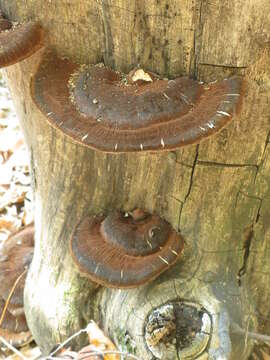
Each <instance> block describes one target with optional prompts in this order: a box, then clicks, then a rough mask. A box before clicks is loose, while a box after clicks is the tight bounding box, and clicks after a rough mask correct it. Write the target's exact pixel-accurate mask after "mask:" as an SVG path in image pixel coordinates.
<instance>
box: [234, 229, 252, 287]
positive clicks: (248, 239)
mask: <svg viewBox="0 0 270 360" xmlns="http://www.w3.org/2000/svg"><path fill="white" fill-rule="evenodd" d="M253 236H254V231H253V224H251V225H250V226H248V227H247V228H246V229H245V232H244V245H243V249H244V255H243V264H242V266H241V268H240V269H239V271H238V273H237V280H238V285H239V286H241V285H242V277H243V276H244V275H245V274H246V272H247V263H248V258H249V254H250V245H251V241H252V239H253Z"/></svg>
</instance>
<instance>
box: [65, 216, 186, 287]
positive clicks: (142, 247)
mask: <svg viewBox="0 0 270 360" xmlns="http://www.w3.org/2000/svg"><path fill="white" fill-rule="evenodd" d="M133 214H134V216H133ZM138 214H139V215H138ZM142 214H143V216H142ZM183 245H184V241H183V238H182V237H181V235H180V234H179V233H177V232H176V231H174V230H173V229H172V227H171V226H170V224H168V222H166V221H165V220H163V219H161V218H160V217H159V216H157V215H151V214H148V213H145V212H144V213H142V211H140V212H138V211H137V210H135V211H134V212H131V213H130V214H124V213H121V212H120V211H115V212H112V213H110V214H109V215H108V216H103V215H98V216H89V217H86V218H85V219H83V220H82V221H81V222H80V223H79V224H78V225H77V226H76V228H75V230H74V233H73V235H72V237H71V240H70V249H71V254H72V257H73V260H74V262H75V264H76V265H77V267H78V269H79V271H80V273H81V274H82V275H85V276H87V277H89V278H90V279H92V280H94V281H95V282H97V283H100V284H102V285H105V286H108V287H117V288H132V287H135V286H138V285H140V284H144V283H147V282H149V281H150V280H152V279H154V278H155V277H157V276H158V275H159V274H160V273H161V272H163V271H165V270H166V269H168V268H169V267H170V266H172V265H173V264H174V263H175V262H176V261H177V259H178V258H179V256H180V255H181V252H182V249H183Z"/></svg>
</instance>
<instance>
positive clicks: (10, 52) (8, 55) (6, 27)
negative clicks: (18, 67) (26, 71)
mask: <svg viewBox="0 0 270 360" xmlns="http://www.w3.org/2000/svg"><path fill="white" fill-rule="evenodd" d="M43 45H44V32H43V30H42V27H41V26H40V24H38V23H31V22H29V23H26V24H21V25H14V26H13V24H12V23H11V22H10V21H8V20H7V19H5V18H4V17H3V15H2V14H0V67H5V66H9V65H13V64H15V63H17V62H19V61H22V60H24V59H26V58H27V57H29V56H31V55H32V54H34V53H35V52H36V51H38V50H39V49H40V48H41V47H42V46H43Z"/></svg>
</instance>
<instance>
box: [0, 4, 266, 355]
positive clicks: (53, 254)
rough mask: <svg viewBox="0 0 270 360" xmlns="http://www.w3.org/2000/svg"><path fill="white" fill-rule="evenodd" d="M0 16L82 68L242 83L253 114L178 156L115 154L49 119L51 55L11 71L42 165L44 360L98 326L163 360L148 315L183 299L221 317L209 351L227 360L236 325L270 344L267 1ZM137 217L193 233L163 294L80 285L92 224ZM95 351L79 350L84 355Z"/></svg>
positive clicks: (241, 342)
mask: <svg viewBox="0 0 270 360" xmlns="http://www.w3.org/2000/svg"><path fill="white" fill-rule="evenodd" d="M0 4H1V8H2V9H3V12H4V13H5V14H6V15H7V16H8V18H10V19H12V20H16V21H26V20H39V21H40V22H41V23H42V25H43V26H44V28H45V29H46V32H47V35H48V43H49V44H50V46H52V47H54V48H56V49H57V51H58V53H59V54H61V55H63V56H67V57H69V58H71V59H72V60H74V61H79V62H80V63H97V62H100V61H104V62H105V64H106V65H109V66H112V67H113V68H114V69H117V70H121V71H124V72H127V71H129V70H131V69H132V68H133V67H134V66H136V65H137V64H140V65H141V66H142V67H143V68H144V69H146V70H151V71H153V72H157V73H159V74H161V75H163V76H164V77H172V78H173V77H174V76H177V75H188V76H192V77H193V76H195V77H196V78H198V79H199V80H202V81H214V80H216V79H222V78H225V77H228V76H230V75H232V74H239V75H243V76H244V77H245V80H246V86H245V92H244V96H243V104H242V110H241V113H240V115H239V116H238V117H235V118H234V120H233V122H232V123H231V124H230V125H229V126H227V127H226V128H225V129H224V130H222V131H221V132H220V133H219V134H217V135H215V136H213V137H212V138H210V139H208V140H206V141H205V142H203V143H201V144H199V145H194V146H189V147H185V148H182V149H180V150H177V151H174V152H163V153H155V154H148V153H147V154H144V153H140V154H137V153H136V154H119V155H112V154H104V153H101V152H98V151H93V150H91V149H87V148H85V147H83V146H81V145H79V144H76V143H73V142H72V141H71V140H70V139H68V138H67V137H66V136H64V135H63V134H62V133H61V132H59V131H58V130H55V129H53V128H52V127H50V126H49V124H48V123H47V121H46V118H45V117H44V116H43V115H42V114H41V113H40V112H39V110H38V109H37V108H36V106H35V105H34V103H33V101H32V99H31V96H30V91H29V84H30V80H31V76H32V75H33V74H34V73H35V69H36V67H37V64H38V62H39V60H40V58H41V57H42V51H39V53H37V54H35V55H34V56H32V57H31V58H30V59H28V60H25V61H23V62H21V63H19V64H17V65H14V66H12V67H9V68H8V69H7V70H6V71H5V74H6V78H7V79H8V83H9V86H10V89H11V91H12V94H13V97H14V101H15V106H16V109H17V112H18V115H19V117H20V120H21V125H22V128H23V131H24V134H25V138H26V141H27V144H28V147H29V153H30V158H31V167H32V178H33V187H34V189H35V226H36V246H35V253H34V259H33V263H32V266H31V269H30V272H29V275H28V279H27V284H26V289H25V308H26V315H27V320H28V323H29V326H30V329H31V331H32V332H33V335H34V338H35V339H36V341H37V343H38V344H39V346H40V347H41V348H42V350H43V351H44V352H48V351H49V350H50V348H51V347H52V346H53V345H54V344H55V343H57V342H61V341H63V340H64V339H65V338H66V337H67V336H68V335H70V334H72V333H74V332H75V331H76V330H78V329H79V328H82V327H83V326H85V324H86V323H87V322H88V321H89V320H90V319H91V318H94V319H95V320H97V321H98V322H99V323H100V325H101V326H103V327H104V328H105V329H106V331H107V332H108V333H109V335H110V336H111V337H112V338H113V339H114V341H115V342H116V343H117V345H119V346H120V347H122V348H124V349H130V348H131V346H130V343H132V341H134V342H135V343H136V346H134V348H136V350H135V351H136V354H137V355H138V356H141V357H142V358H144V359H151V358H152V355H151V353H150V352H149V350H148V349H147V347H146V345H145V341H144V336H145V332H144V326H145V321H146V319H147V316H148V315H149V312H151V310H153V309H154V308H158V307H160V306H161V305H163V304H164V303H166V302H169V301H173V300H177V299H178V300H179V299H185V300H187V301H193V302H194V301H195V302H198V303H200V304H202V305H203V306H204V307H205V308H206V309H207V310H208V311H209V312H210V313H211V314H212V316H213V319H214V318H215V316H216V317H217V319H216V320H215V319H214V320H213V321H214V329H213V330H214V334H213V337H212V338H211V344H210V350H214V349H216V348H219V350H220V351H223V350H224V351H225V352H226V351H227V353H226V354H227V355H226V356H227V358H228V357H229V355H228V354H229V352H230V351H229V347H227V348H226V346H225V345H224V349H223V348H222V341H223V340H222V339H223V338H222V336H221V332H222V331H221V330H220V329H221V328H220V326H221V325H220V322H221V319H222V316H221V315H222V313H223V312H225V313H229V315H230V321H231V322H232V321H234V322H236V323H238V324H240V325H241V326H242V327H243V328H248V329H249V330H250V331H262V332H264V333H267V332H269V331H270V322H269V321H268V320H267V317H269V305H268V302H269V289H270V281H269V274H270V269H269V255H270V254H269V253H270V249H269V237H270V228H269V215H270V214H269V205H270V200H269V199H270V182H269V173H270V156H269V150H270V147H269V134H270V132H269V130H270V125H269V116H270V110H269V95H270V83H269V69H270V66H269V65H270V52H269V43H270V37H269V33H270V15H269V14H270V4H269V2H268V0H259V1H256V2H255V1H252V0H248V1H246V0H233V1H232V0H225V1H221V0H220V1H219V0H217V1H204V0H194V1H188V0H183V1H181V2H180V1H177V0H150V1H143V0H129V1H128V2H127V1H124V0H104V1H102V0H100V1H98V0H97V1H94V0H87V1H84V0H76V1H70V0H62V1H42V0H35V1H27V2H25V1H24V0H1V1H0ZM134 207H142V208H144V209H146V210H147V211H149V212H156V213H158V214H159V215H160V216H161V217H163V218H165V219H166V220H167V221H169V222H170V223H171V224H172V226H173V227H174V228H175V229H176V230H180V231H181V234H182V235H183V236H184V238H185V241H186V244H185V251H184V255H183V257H182V259H181V260H180V261H179V262H178V263H177V264H176V265H175V266H174V267H173V268H172V269H170V270H168V271H167V272H166V273H164V274H163V275H161V276H160V277H159V278H158V279H157V280H155V281H153V282H152V283H150V284H148V285H145V286H142V287H139V288H137V289H133V290H128V291H122V290H121V291H120V290H115V289H114V290H111V289H105V288H103V287H100V286H96V284H94V283H92V282H91V281H89V280H88V279H86V278H83V277H81V276H80V274H79V273H78V272H77V270H76V269H75V267H74V264H73V262H72V259H71V256H70V254H69V250H68V240H69V237H70V234H71V232H72V230H73V228H74V226H75V224H76V223H77V222H78V221H79V220H80V219H81V218H82V217H83V216H85V215H87V214H95V213H100V212H104V211H107V210H109V209H115V208H117V209H119V208H120V209H123V210H130V209H132V208H134ZM248 229H250V231H251V229H253V234H251V233H250V234H247V232H248ZM245 254H246V256H245ZM244 259H246V260H245V261H244ZM243 265H245V270H246V274H245V275H244V276H243V277H242V278H241V286H239V281H238V279H237V274H238V272H239V270H240V269H241V267H243ZM244 272H245V271H244ZM127 333H128V336H127ZM226 339H227V338H226ZM84 340H85V339H84V338H83V337H79V338H78V339H77V345H79V344H82V343H83V342H84ZM227 340H228V339H227ZM231 341H232V353H231V358H232V359H238V358H247V356H248V353H249V350H250V347H251V345H252V344H251V343H250V342H249V341H248V346H246V347H245V338H244V336H235V335H231ZM223 343H226V341H225V340H224V342H223ZM132 344H133V343H132ZM170 356H171V357H170V358H171V359H174V358H177V355H176V353H173V355H170ZM212 356H213V357H214V355H212ZM164 358H165V357H164Z"/></svg>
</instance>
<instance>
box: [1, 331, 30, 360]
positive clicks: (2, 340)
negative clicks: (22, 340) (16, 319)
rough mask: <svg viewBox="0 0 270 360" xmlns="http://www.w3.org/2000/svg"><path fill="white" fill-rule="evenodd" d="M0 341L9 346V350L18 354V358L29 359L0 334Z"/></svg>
mask: <svg viewBox="0 0 270 360" xmlns="http://www.w3.org/2000/svg"><path fill="white" fill-rule="evenodd" d="M0 341H1V342H2V343H3V344H4V345H5V346H6V347H7V348H9V349H10V350H11V351H13V352H14V353H15V354H16V355H18V356H19V358H21V359H22V360H29V359H27V358H26V357H25V356H23V354H22V353H21V352H20V351H19V350H17V349H16V348H15V347H14V346H12V345H11V344H10V343H9V342H7V341H6V340H5V339H4V338H3V337H2V336H0Z"/></svg>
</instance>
